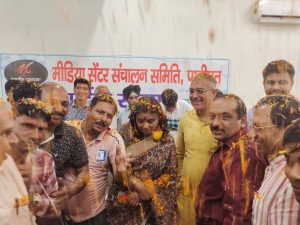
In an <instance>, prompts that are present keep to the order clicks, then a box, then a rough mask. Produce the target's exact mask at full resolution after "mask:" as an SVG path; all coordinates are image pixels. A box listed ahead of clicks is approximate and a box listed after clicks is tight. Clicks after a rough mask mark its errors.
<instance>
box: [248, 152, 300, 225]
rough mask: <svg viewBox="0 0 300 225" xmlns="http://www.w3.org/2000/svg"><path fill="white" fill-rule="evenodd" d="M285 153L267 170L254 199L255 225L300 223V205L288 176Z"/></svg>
mask: <svg viewBox="0 0 300 225" xmlns="http://www.w3.org/2000/svg"><path fill="white" fill-rule="evenodd" d="M285 165H286V159H285V156H284V155H280V156H277V157H276V158H275V159H273V160H272V161H271V162H270V165H269V166H268V167H267V169H266V171H265V178H264V180H263V182H262V185H261V187H260V189H259V190H258V192H256V193H255V195H254V201H253V214H252V224H253V225H262V224H263V225H299V224H300V205H299V203H298V202H297V201H296V198H295V195H294V192H293V189H292V186H291V184H290V182H289V180H288V179H287V178H286V176H285V173H284V169H285Z"/></svg>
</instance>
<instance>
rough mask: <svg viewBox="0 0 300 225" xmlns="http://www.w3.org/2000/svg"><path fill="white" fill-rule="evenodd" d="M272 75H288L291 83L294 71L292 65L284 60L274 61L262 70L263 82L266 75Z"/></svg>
mask: <svg viewBox="0 0 300 225" xmlns="http://www.w3.org/2000/svg"><path fill="white" fill-rule="evenodd" d="M272 73H288V74H289V75H290V78H291V81H293V80H294V75H295V69H294V67H293V65H292V64H291V63H289V62H287V61H285V60H275V61H272V62H270V63H268V65H267V66H266V67H265V68H264V70H263V72H262V74H263V77H264V82H265V80H266V78H267V76H268V75H270V74H272Z"/></svg>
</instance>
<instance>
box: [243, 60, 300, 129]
mask: <svg viewBox="0 0 300 225" xmlns="http://www.w3.org/2000/svg"><path fill="white" fill-rule="evenodd" d="M262 74H263V85H264V90H265V93H266V95H276V94H277V95H278V94H282V95H289V94H290V92H291V89H292V87H293V85H294V76H295V69H294V67H293V65H292V64H291V63H289V62H287V61H286V60H275V61H272V62H270V63H268V65H267V66H266V67H265V68H264V70H263V72H262ZM252 118H253V108H251V109H250V110H249V111H248V115H247V123H248V127H250V126H251V124H252Z"/></svg>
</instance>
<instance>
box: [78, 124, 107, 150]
mask: <svg viewBox="0 0 300 225" xmlns="http://www.w3.org/2000/svg"><path fill="white" fill-rule="evenodd" d="M84 121H85V120H82V121H81V123H80V132H81V134H82V138H83V140H84V143H86V140H85V138H84V135H83V132H82V123H83V122H84ZM109 131H110V128H107V129H105V130H104V131H102V132H101V133H100V134H99V135H98V136H97V137H96V138H95V139H94V140H93V141H92V142H90V143H89V144H88V145H90V144H91V143H94V142H95V141H102V139H103V137H104V135H105V134H107V133H108V132H109Z"/></svg>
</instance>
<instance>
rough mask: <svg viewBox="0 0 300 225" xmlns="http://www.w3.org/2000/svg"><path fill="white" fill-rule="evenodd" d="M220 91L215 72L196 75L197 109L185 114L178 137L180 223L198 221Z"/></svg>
mask: <svg viewBox="0 0 300 225" xmlns="http://www.w3.org/2000/svg"><path fill="white" fill-rule="evenodd" d="M216 94H217V91H216V81H215V79H214V78H213V77H212V76H211V75H209V74H198V75H197V76H195V77H194V78H193V80H192V82H191V85H190V89H189V97H190V101H191V103H192V106H193V108H194V109H193V110H191V111H189V112H187V113H186V114H184V116H183V117H182V118H181V120H180V123H179V128H178V133H177V140H176V153H177V162H178V171H177V190H178V200H177V204H178V213H177V224H178V225H186V224H189V225H194V224H196V222H195V206H194V203H195V198H196V192H197V187H198V185H199V183H200V181H201V178H202V175H203V173H204V171H205V169H206V166H207V164H208V162H209V159H210V157H211V154H212V152H214V150H215V148H216V141H215V139H214V137H213V136H212V133H211V131H210V127H209V110H210V106H211V104H212V102H213V100H214V98H215V96H216Z"/></svg>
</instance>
